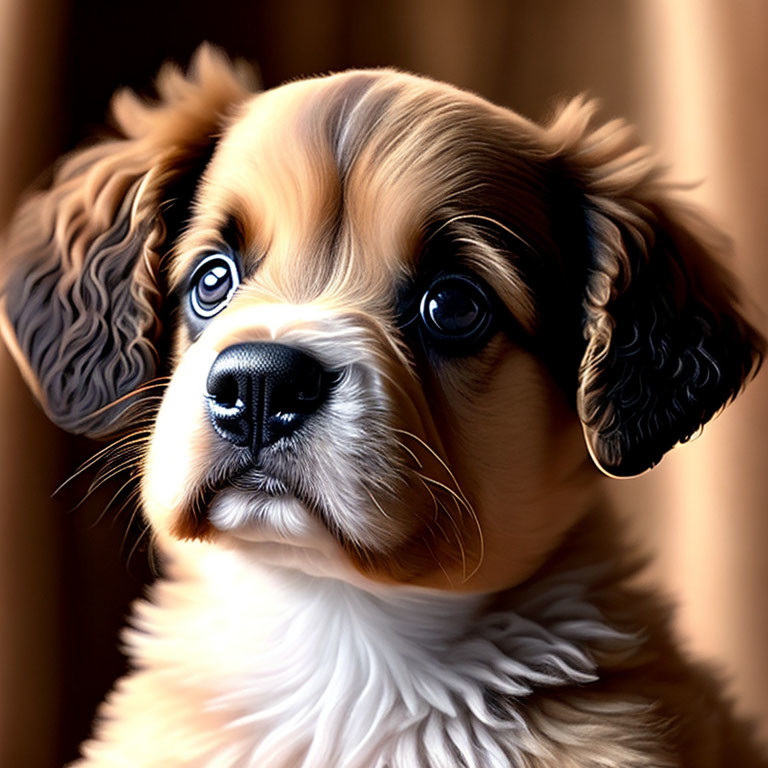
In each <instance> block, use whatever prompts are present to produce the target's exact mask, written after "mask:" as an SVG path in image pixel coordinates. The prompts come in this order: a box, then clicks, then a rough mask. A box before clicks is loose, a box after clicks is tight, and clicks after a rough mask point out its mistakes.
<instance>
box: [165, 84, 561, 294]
mask: <svg viewBox="0 0 768 768" xmlns="http://www.w3.org/2000/svg"><path fill="white" fill-rule="evenodd" d="M539 132H540V129H539V128H537V126H535V125H534V124H532V123H529V122H528V121H526V120H524V119H523V118H521V117H519V116H517V115H514V114H513V113H511V112H508V111H507V110H504V109H501V108H499V107H495V106H493V105H491V104H490V103H488V102H486V101H484V100H483V99H480V98H479V97H476V96H474V95H472V94H469V93H466V92H463V91H460V90H458V89H456V88H453V87H451V86H448V85H445V84H441V83H436V82H433V81H430V80H426V79H424V78H417V77H413V76H410V75H405V74H401V73H397V72H392V71H388V70H383V71H357V72H350V73H344V74H341V75H332V76H329V77H325V78H318V79H314V80H305V81H300V82H295V83H290V84H288V85H285V86H282V87H280V88H277V89H275V90H272V91H267V92H265V93H262V94H259V95H257V96H255V97H254V98H253V99H252V100H250V101H249V102H248V103H247V104H246V105H244V107H243V109H242V111H241V113H240V114H239V115H238V116H237V118H236V119H235V120H234V122H233V123H232V124H231V126H230V128H229V130H228V131H226V132H225V134H224V136H223V137H222V139H221V141H220V144H219V146H218V148H217V151H216V153H215V155H214V157H213V160H212V161H211V164H210V166H209V168H208V170H207V172H206V174H205V178H204V180H203V183H202V185H201V188H200V191H199V194H198V197H197V202H196V207H195V214H194V218H193V221H192V225H191V227H190V228H189V231H188V232H187V234H186V236H185V237H184V238H183V240H182V242H181V244H180V247H179V248H178V254H179V258H178V259H177V262H176V265H175V275H176V277H177V279H178V278H179V277H180V276H181V275H182V274H184V273H185V272H186V271H187V270H188V268H189V265H190V262H194V261H195V260H196V259H197V258H198V257H199V255H200V253H201V252H204V251H207V250H210V249H211V248H212V247H213V246H215V243H216V242H219V241H220V239H221V234H220V233H221V230H222V228H223V227H225V226H226V224H227V222H228V221H231V220H233V219H234V220H235V222H236V223H237V228H238V229H239V230H240V231H241V232H242V233H243V240H244V243H243V246H244V248H243V250H244V253H243V256H244V259H245V261H246V262H250V264H251V265H252V264H253V263H254V262H256V261H260V260H262V259H263V264H262V265H261V266H260V271H259V280H260V282H261V283H263V284H266V285H269V284H272V287H273V288H274V289H275V290H276V291H278V292H279V293H280V295H281V296H283V297H285V298H288V299H289V300H291V301H295V302H300V301H306V300H308V299H311V298H315V297H316V296H318V295H320V294H323V295H324V296H327V295H329V294H333V293H334V292H338V291H342V290H343V291H347V292H348V291H350V290H356V291H360V292H362V293H363V294H364V295H365V296H370V297H375V296H378V297H382V296H386V295H387V293H388V292H387V291H382V290H379V289H380V288H381V287H382V284H383V282H384V283H386V284H390V283H391V280H392V279H393V277H396V276H397V274H398V273H401V272H403V271H404V270H408V269H409V267H410V264H409V262H411V261H412V257H413V254H414V253H415V252H416V250H417V246H418V244H419V242H420V241H422V240H423V238H424V237H425V236H426V235H427V234H428V233H429V232H430V231H431V232H434V231H435V230H436V229H438V228H439V227H441V226H443V225H446V224H450V223H451V222H452V223H454V224H456V223H457V222H464V223H466V225H467V226H471V224H472V221H473V220H475V221H476V222H478V223H481V224H482V225H483V227H490V228H492V229H493V228H496V229H497V231H496V233H495V234H496V236H497V237H498V236H500V235H502V234H503V235H504V237H509V236H510V235H512V236H513V237H514V238H517V239H518V240H519V241H520V242H525V243H527V244H528V245H529V246H531V247H535V248H538V249H541V248H542V247H543V248H544V249H545V250H549V249H550V246H549V244H548V243H544V244H542V237H545V236H544V235H543V234H542V233H546V231H547V225H546V224H547V219H546V216H547V205H546V195H545V183H546V179H545V174H544V172H543V164H542V162H541V160H540V159H539V158H538V155H537V151H538V146H537V136H538V134H539ZM489 222H490V223H489ZM502 229H503V230H504V232H502V231H501V230H502ZM267 255H268V258H265V256H267ZM483 261H484V262H485V265H486V267H489V266H491V265H492V262H493V260H492V259H491V260H490V261H489V260H488V259H487V258H484V259H483ZM287 265H290V268H286V266H287ZM505 270H506V271H509V270H508V266H507V267H505ZM382 281H383V282H382ZM348 298H349V297H347V300H348Z"/></svg>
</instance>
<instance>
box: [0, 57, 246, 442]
mask: <svg viewBox="0 0 768 768" xmlns="http://www.w3.org/2000/svg"><path fill="white" fill-rule="evenodd" d="M251 79H252V78H251V74H250V73H249V72H248V71H246V70H245V69H243V68H239V69H237V68H234V67H233V66H232V65H231V64H230V63H229V61H228V60H227V59H226V58H225V57H224V56H223V55H222V54H220V53H218V52H217V51H215V50H214V49H212V48H210V47H208V46H202V47H201V48H199V49H198V51H197V53H196V54H195V57H194V59H193V61H192V64H191V67H190V73H189V75H188V76H187V77H185V76H184V75H183V74H182V73H181V72H180V71H179V70H178V69H177V68H175V67H174V66H172V65H166V66H165V67H164V68H163V69H162V70H161V71H160V74H159V75H158V78H157V91H158V95H159V101H158V102H157V103H146V102H143V101H141V100H140V99H138V97H137V96H136V95H135V94H134V93H132V92H130V91H122V92H118V93H117V94H116V95H115V97H114V100H113V104H112V112H113V115H114V117H115V121H116V124H117V128H118V131H119V137H118V138H114V139H109V140H106V141H102V142H101V143H98V144H96V145H95V146H92V147H90V148H87V149H84V150H81V151H79V152H76V153H74V154H73V155H71V156H70V157H69V158H67V159H66V160H65V161H64V163H63V164H62V165H61V167H60V168H59V169H58V171H57V173H56V174H55V176H54V181H53V184H52V186H51V188H50V189H48V190H46V191H43V192H38V193H36V194H34V195H33V196H32V197H30V198H29V199H28V200H27V201H26V202H25V203H24V204H23V205H22V207H21V208H20V210H19V211H18V213H17V214H16V216H15V219H14V220H13V222H12V224H11V227H10V230H9V233H8V236H7V239H6V243H5V250H6V254H7V256H6V259H7V260H6V263H5V267H4V271H5V275H4V281H3V282H4V284H3V289H2V301H3V309H4V314H5V317H4V318H3V331H4V336H5V339H6V342H7V343H8V345H9V347H10V348H11V350H12V352H13V353H14V356H15V358H16V360H17V362H18V363H19V365H20V367H21V369H22V371H23V372H24V374H25V378H26V379H27V380H28V383H29V384H30V386H31V387H32V389H33V391H34V392H35V394H36V396H37V397H38V399H39V400H40V402H41V404H42V405H43V407H44V409H45V411H46V412H47V414H48V415H49V417H50V418H51V419H52V420H53V421H54V422H55V423H57V424H58V425H59V426H61V427H63V428H64V429H67V430H69V431H72V432H78V433H86V434H90V435H103V434H106V433H109V432H112V431H114V430H115V429H117V428H119V426H120V420H119V417H120V416H121V414H123V413H124V412H125V405H126V403H127V401H129V400H130V399H131V398H130V395H131V394H132V393H134V392H135V391H136V389H137V388H138V387H140V386H141V385H142V384H143V383H145V382H147V381H148V380H149V379H151V378H152V377H153V376H154V375H155V372H156V368H157V360H156V352H155V344H156V342H157V339H158V337H159V334H160V331H161V328H160V326H161V320H160V312H161V303H162V298H163V297H162V288H161V283H160V262H161V258H162V254H163V244H164V242H165V240H166V231H167V226H168V223H169V216H170V215H171V214H172V208H173V202H174V200H175V199H177V198H178V197H179V196H180V195H181V194H182V185H183V184H184V183H187V184H188V183H189V179H190V177H192V180H193V181H194V178H195V177H196V176H197V175H199V172H200V170H201V169H200V166H201V165H202V164H203V163H204V162H205V161H206V160H207V158H208V157H209V156H210V153H211V152H212V148H213V144H214V141H215V137H216V134H217V133H218V132H219V130H220V128H221V126H222V123H223V121H224V120H226V119H227V116H228V113H229V112H230V111H231V109H232V108H233V105H236V104H238V103H240V102H241V101H242V100H243V99H244V98H245V97H246V96H247V95H248V93H249V86H250V81H251Z"/></svg>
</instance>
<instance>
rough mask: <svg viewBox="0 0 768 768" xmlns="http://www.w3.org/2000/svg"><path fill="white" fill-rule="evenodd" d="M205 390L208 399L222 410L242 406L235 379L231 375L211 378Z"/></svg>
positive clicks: (224, 374) (226, 374) (222, 374)
mask: <svg viewBox="0 0 768 768" xmlns="http://www.w3.org/2000/svg"><path fill="white" fill-rule="evenodd" d="M207 389H208V395H209V397H211V398H212V399H213V400H214V401H215V402H216V404H217V405H220V406H222V407H223V408H238V407H242V405H243V401H242V399H241V398H240V387H239V385H238V381H237V378H236V377H235V376H234V375H233V374H232V373H221V374H219V375H218V376H213V377H211V378H210V379H209V380H208V386H207Z"/></svg>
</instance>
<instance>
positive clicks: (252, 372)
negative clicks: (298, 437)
mask: <svg viewBox="0 0 768 768" xmlns="http://www.w3.org/2000/svg"><path fill="white" fill-rule="evenodd" d="M332 380H333V375H332V374H331V373H330V372H328V371H326V370H325V369H324V368H323V367H322V366H321V365H320V363H319V362H318V361H317V360H315V359H314V358H313V357H310V356H309V355H307V354H305V353H304V352H300V351H299V350H298V349H294V348H293V347H287V346H285V345H283V344H273V343H267V342H258V343H255V342H254V343H250V344H236V345H234V346H232V347H227V349H225V350H224V351H223V352H221V354H220V355H219V356H218V357H217V358H216V360H214V362H213V365H212V366H211V370H210V372H209V374H208V382H207V390H208V392H207V397H206V399H207V401H208V412H209V413H210V417H211V424H213V428H214V429H215V430H216V431H217V432H218V433H219V434H220V435H221V436H222V437H223V438H224V439H225V440H229V442H231V443H234V444H235V445H241V446H248V447H249V448H250V449H251V454H252V455H253V456H254V457H256V455H257V454H258V452H259V449H260V448H262V447H264V446H267V445H271V444H272V443H274V442H276V441H277V440H279V439H280V438H281V437H286V436H288V435H291V434H293V433H294V432H296V430H297V429H299V427H301V425H302V424H303V423H304V422H305V421H306V420H307V418H308V417H309V416H311V415H312V414H313V413H315V411H317V410H318V408H320V406H321V405H322V404H323V402H325V399H326V397H327V394H328V390H329V387H330V383H331V382H332Z"/></svg>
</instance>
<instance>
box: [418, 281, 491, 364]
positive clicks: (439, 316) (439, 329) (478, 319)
mask: <svg viewBox="0 0 768 768" xmlns="http://www.w3.org/2000/svg"><path fill="white" fill-rule="evenodd" d="M419 312H420V315H421V322H422V327H423V328H424V330H425V331H426V338H427V340H428V341H430V342H431V343H432V344H433V345H435V346H437V347H438V349H439V351H440V352H441V353H443V354H448V355H465V354H469V353H470V352H473V351H475V350H477V349H478V348H479V347H480V346H481V345H482V344H483V343H484V342H485V341H487V339H488V337H489V335H490V331H491V330H492V327H493V319H494V302H493V294H492V292H491V291H490V289H489V288H488V287H487V286H486V285H485V284H484V283H482V282H481V281H480V280H479V279H476V278H473V277H470V276H469V275H440V276H439V277H438V278H437V279H436V280H435V281H434V282H433V283H432V285H431V286H430V287H429V290H427V291H426V293H425V294H424V295H423V296H422V298H421V305H420V307H419Z"/></svg>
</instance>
